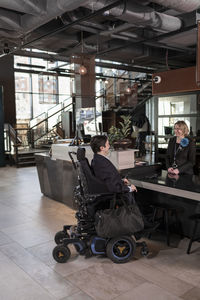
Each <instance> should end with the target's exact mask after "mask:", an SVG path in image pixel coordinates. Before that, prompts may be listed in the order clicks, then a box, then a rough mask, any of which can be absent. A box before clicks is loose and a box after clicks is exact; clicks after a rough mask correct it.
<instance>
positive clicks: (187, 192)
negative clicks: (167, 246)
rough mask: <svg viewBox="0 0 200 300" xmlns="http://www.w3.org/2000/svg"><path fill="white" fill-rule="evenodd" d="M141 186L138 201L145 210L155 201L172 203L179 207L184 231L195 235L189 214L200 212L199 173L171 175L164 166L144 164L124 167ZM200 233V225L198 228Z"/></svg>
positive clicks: (157, 202) (169, 204) (171, 204)
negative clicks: (132, 167) (192, 232)
mask: <svg viewBox="0 0 200 300" xmlns="http://www.w3.org/2000/svg"><path fill="white" fill-rule="evenodd" d="M122 174H124V175H125V174H126V175H127V174H128V177H129V180H130V181H131V183H133V184H134V185H135V186H136V187H137V189H138V192H137V195H136V198H137V201H138V203H139V204H140V207H142V209H144V211H148V210H149V208H150V206H151V205H153V204H159V205H161V206H162V204H165V205H168V206H169V207H170V206H171V207H175V208H177V209H179V214H178V218H179V221H180V224H181V228H182V232H181V234H182V235H184V236H187V237H190V236H191V231H192V225H193V224H192V223H191V220H190V219H189V217H190V216H191V215H193V214H196V213H200V178H199V176H195V175H193V176H191V175H180V176H179V177H177V178H175V177H169V175H168V174H167V171H165V170H162V169H161V166H160V167H159V165H155V166H144V167H137V168H134V169H131V170H123V171H122ZM198 235H199V236H200V228H199V229H198Z"/></svg>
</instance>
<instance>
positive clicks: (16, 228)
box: [0, 167, 200, 300]
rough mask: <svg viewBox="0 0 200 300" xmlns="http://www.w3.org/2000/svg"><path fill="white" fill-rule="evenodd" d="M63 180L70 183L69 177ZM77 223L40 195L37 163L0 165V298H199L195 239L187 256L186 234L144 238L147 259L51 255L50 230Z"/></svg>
mask: <svg viewBox="0 0 200 300" xmlns="http://www.w3.org/2000/svg"><path fill="white" fill-rule="evenodd" d="M66 184H67V183H66ZM74 222H75V219H74V211H73V210H71V209H69V208H68V207H66V206H65V205H63V204H61V203H58V202H56V201H53V200H51V199H49V198H47V197H44V196H43V195H42V194H41V192H40V187H39V182H38V177H37V172H36V168H35V167H30V168H22V169H16V168H15V167H6V168H0V299H1V300H15V299H17V300H27V299H28V300H50V299H60V300H61V299H62V300H89V299H99V300H100V299H104V300H109V299H117V300H118V299H123V300H126V299H127V300H129V299H130V300H132V299H133V300H169V299H170V300H177V299H185V300H197V299H200V244H199V243H194V245H193V247H192V248H193V249H194V250H193V252H192V253H191V255H187V254H186V253H185V252H186V247H187V243H188V240H187V239H184V240H182V241H180V242H178V241H177V240H174V247H167V246H166V245H165V243H164V242H162V241H158V239H157V241H155V239H154V240H151V241H147V243H148V246H149V248H150V251H151V255H150V257H149V258H142V257H141V256H140V254H139V251H137V253H136V255H135V258H134V259H133V260H132V261H131V262H129V263H126V264H123V265H117V264H114V263H112V262H111V261H110V260H109V259H107V258H105V257H92V258H89V259H85V258H84V257H83V256H77V254H76V252H75V251H74V250H73V249H72V257H71V258H70V261H69V262H68V263H66V264H58V263H56V262H55V261H54V260H53V258H52V254H51V253H52V249H53V248H54V246H55V243H54V241H53V239H54V234H55V233H56V232H57V231H58V230H60V229H61V228H62V225H63V224H72V223H74Z"/></svg>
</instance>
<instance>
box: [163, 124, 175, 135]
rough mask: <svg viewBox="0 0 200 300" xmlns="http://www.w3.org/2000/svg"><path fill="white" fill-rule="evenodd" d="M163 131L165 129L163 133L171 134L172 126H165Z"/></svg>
mask: <svg viewBox="0 0 200 300" xmlns="http://www.w3.org/2000/svg"><path fill="white" fill-rule="evenodd" d="M164 131H165V135H172V131H173V127H171V126H165V127H164Z"/></svg>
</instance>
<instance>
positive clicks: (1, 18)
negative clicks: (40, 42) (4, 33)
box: [0, 9, 22, 32]
mask: <svg viewBox="0 0 200 300" xmlns="http://www.w3.org/2000/svg"><path fill="white" fill-rule="evenodd" d="M0 28H1V29H7V30H19V31H21V32H22V27H21V24H20V16H19V15H18V14H16V13H14V12H11V11H6V10H4V9H0Z"/></svg>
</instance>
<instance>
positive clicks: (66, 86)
mask: <svg viewBox="0 0 200 300" xmlns="http://www.w3.org/2000/svg"><path fill="white" fill-rule="evenodd" d="M58 87H59V94H65V95H66V97H65V99H66V98H68V97H69V96H70V95H71V90H70V77H62V76H60V77H58Z"/></svg>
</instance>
